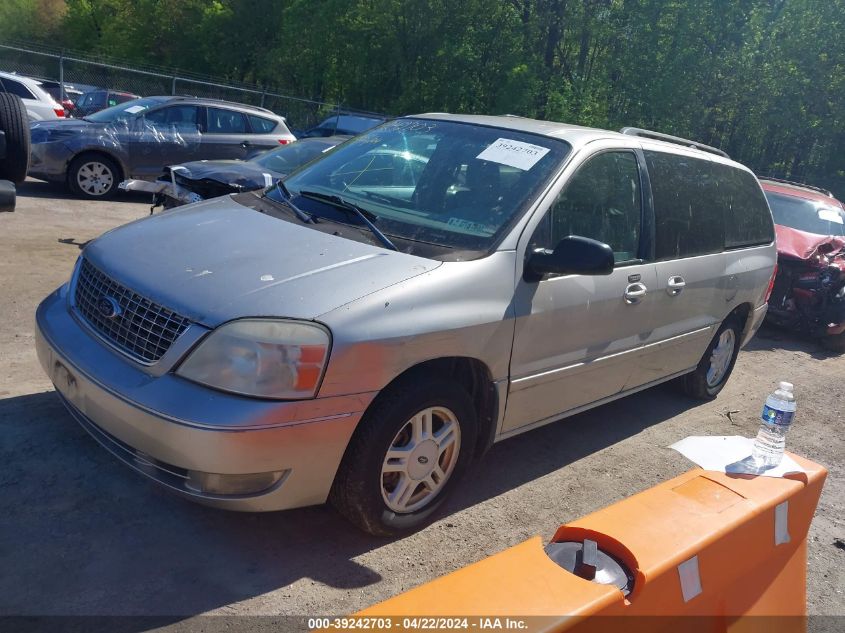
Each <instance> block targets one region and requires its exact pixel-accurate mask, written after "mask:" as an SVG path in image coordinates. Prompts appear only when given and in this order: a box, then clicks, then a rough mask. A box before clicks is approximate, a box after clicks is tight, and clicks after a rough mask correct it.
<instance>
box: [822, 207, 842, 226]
mask: <svg viewBox="0 0 845 633" xmlns="http://www.w3.org/2000/svg"><path fill="white" fill-rule="evenodd" d="M819 220H827V221H828V222H835V223H836V224H845V221H844V220H842V216H841V215H839V214H838V213H837V212H836V211H834V210H833V209H819Z"/></svg>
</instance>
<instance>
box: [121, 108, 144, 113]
mask: <svg viewBox="0 0 845 633" xmlns="http://www.w3.org/2000/svg"><path fill="white" fill-rule="evenodd" d="M146 109H147V108H146V107H145V106H132V107H131V108H126V110H124V112H126V113H128V114H137V113H138V112H140V111H141V110H146Z"/></svg>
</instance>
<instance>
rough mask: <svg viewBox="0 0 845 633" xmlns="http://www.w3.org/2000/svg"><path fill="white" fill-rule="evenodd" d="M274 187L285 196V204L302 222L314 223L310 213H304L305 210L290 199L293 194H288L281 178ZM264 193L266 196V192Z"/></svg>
mask: <svg viewBox="0 0 845 633" xmlns="http://www.w3.org/2000/svg"><path fill="white" fill-rule="evenodd" d="M276 189H278V190H279V191H281V192H282V194H283V195H284V196H285V205H286V206H288V207H290V210H291V211H293V212H294V214H295V215H296V217H297V218H299V219H300V220H301V221H302V222H305V223H306V224H314V218H312V217H311V216H310V215H308V214H307V213H305V211H303V210H302V209H300V208H299V207H298V206H296V205H295V204H294V203H293V200H292V199H291V198H292V197H293V196H291V195H290V191H288V188H287V187H286V186H285V183H283V182H282V181H281V180H279V181H277V182H276ZM264 195H265V196H266V195H267V194H264ZM270 200H272V198H270Z"/></svg>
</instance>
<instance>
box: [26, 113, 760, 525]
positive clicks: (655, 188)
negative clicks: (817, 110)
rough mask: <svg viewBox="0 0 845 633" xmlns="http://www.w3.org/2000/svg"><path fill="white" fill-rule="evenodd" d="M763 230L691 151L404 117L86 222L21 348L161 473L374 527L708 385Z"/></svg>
mask: <svg viewBox="0 0 845 633" xmlns="http://www.w3.org/2000/svg"><path fill="white" fill-rule="evenodd" d="M385 157H389V159H390V160H386V159H385ZM773 242H774V231H773V224H772V217H771V213H770V211H769V207H768V205H767V203H766V200H765V197H764V195H763V192H762V190H761V188H760V185H759V183H758V182H757V180H756V178H755V177H754V175H753V174H752V173H751V172H750V171H749V170H748V169H746V168H745V167H743V166H742V165H739V164H737V163H735V162H733V161H731V160H730V159H728V158H727V157H726V156H725V155H724V154H723V153H722V152H720V151H719V150H715V149H713V148H709V147H707V146H703V145H699V144H697V143H693V142H692V141H685V140H683V139H676V138H674V137H668V136H664V135H660V134H656V133H653V132H647V131H644V130H637V129H629V128H626V129H625V130H623V133H615V132H608V131H604V130H597V129H589V128H582V127H576V126H572V125H564V124H561V123H551V122H544V121H535V120H530V119H523V118H518V117H509V116H507V117H488V116H455V115H447V114H428V115H421V116H414V117H406V118H401V119H397V120H394V121H390V122H388V123H385V124H384V125H382V126H380V127H378V128H375V129H373V130H370V131H369V132H367V133H365V134H363V135H361V136H359V137H356V138H354V139H352V140H350V141H349V142H347V143H345V144H343V145H340V146H338V147H337V148H336V149H335V150H334V151H333V152H331V153H328V154H326V155H325V156H323V157H321V158H320V159H318V160H317V161H315V162H312V163H310V164H308V165H306V166H305V167H303V168H301V169H300V170H298V171H297V172H295V173H293V174H292V175H290V176H289V177H288V178H286V179H285V180H284V181H283V182H282V183H281V184H279V185H277V186H273V187H270V188H268V189H266V190H264V191H258V192H251V193H241V194H234V195H232V196H226V197H222V198H216V199H213V200H208V201H205V202H201V203H198V204H194V205H189V206H186V207H181V208H179V209H177V210H174V211H169V212H165V213H162V214H160V215H157V216H153V217H149V218H146V219H143V220H140V221H137V222H133V223H131V224H128V225H126V226H123V227H120V228H118V229H115V230H113V231H110V232H109V233H107V234H105V235H103V236H102V237H100V238H99V239H97V240H95V241H93V242H92V243H90V244H89V245H88V246H87V248H86V249H85V250H84V252H83V253H82V255H81V257H80V258H79V261H78V263H77V265H76V268H75V270H74V272H73V275H72V277H71V279H70V282H69V283H67V284H65V285H63V286H62V287H61V288H59V289H58V290H56V291H55V292H54V293H53V294H51V295H50V296H49V297H47V298H46V299H45V300H44V301H43V302H42V303H41V305H40V306H39V308H38V312H37V337H36V338H37V347H38V355H39V358H40V361H41V363H42V365H43V367H44V369H45V371H46V372H47V373H48V375H49V376H50V377H51V379H52V381H53V383H54V384H55V386H56V391H57V393H58V394H59V396H60V398H61V399H62V400H63V402H64V403H65V404H66V405H67V408H68V409H69V411H70V412H71V414H72V415H73V416H74V417H75V418H76V420H77V421H78V422H79V423H80V424H81V425H82V426H83V427H84V428H85V429H86V430H88V432H89V433H90V434H91V435H92V436H93V437H94V438H96V439H97V440H98V441H99V442H100V443H101V444H102V445H103V446H104V447H105V448H107V449H108V450H109V451H110V452H112V453H113V454H114V455H115V456H116V457H118V458H119V459H120V460H122V461H123V462H124V463H126V464H127V465H129V466H131V467H132V468H134V469H135V470H137V471H139V472H141V473H143V474H144V475H147V476H148V477H150V478H151V479H154V480H155V481H157V482H159V483H161V484H163V485H165V486H167V487H168V488H170V489H172V490H174V491H177V492H179V493H181V494H183V495H185V496H186V497H189V498H192V499H194V500H197V501H200V502H203V503H206V504H209V505H214V506H218V507H221V508H227V509H232V510H246V511H262V510H279V509H283V508H294V507H299V506H305V505H309V504H318V503H323V502H325V501H326V500H331V501H332V503H333V504H334V505H335V506H336V507H337V508H338V510H339V511H340V512H341V513H343V514H344V515H345V516H347V517H348V518H349V519H351V520H352V521H353V522H355V523H356V524H357V525H359V526H360V527H362V528H363V529H365V530H367V531H369V532H371V533H374V534H393V533H398V532H401V531H403V530H408V529H412V528H415V527H418V526H420V525H421V524H422V523H424V522H425V521H426V520H427V519H428V518H429V517H430V516H431V515H432V514H433V513H434V512H435V511H436V510H437V508H438V507H439V506H440V505H441V504H442V503H443V501H444V499H445V498H446V496H447V494H448V492H449V491H450V490H451V489H452V488H454V487H455V485H456V484H457V483H458V481H459V480H460V479H461V478H462V477H463V476H464V475H465V474H466V473H467V470H468V468H469V467H470V465H471V463H472V462H473V461H474V460H476V459H477V458H479V457H480V456H481V455H482V454H483V453H484V452H485V451H486V450H487V449H488V448H489V447H490V446H491V445H492V444H493V443H494V442H496V441H499V440H503V439H506V438H508V437H511V436H513V435H516V434H518V433H522V432H524V431H527V430H530V429H533V428H536V427H538V426H541V425H543V424H547V423H549V422H552V421H555V420H559V419H561V418H564V417H566V416H569V415H572V414H574V413H577V412H579V411H583V410H585V409H587V408H590V407H594V406H597V405H600V404H602V403H605V402H609V401H610V400H613V399H616V398H619V397H622V396H625V395H627V394H630V393H633V392H636V391H639V390H642V389H645V388H648V387H650V386H652V385H656V384H658V383H661V382H664V381H668V380H673V379H675V380H676V381H677V383H678V384H679V386H680V387H681V388H682V389H683V390H685V391H686V392H687V393H688V394H689V395H691V396H693V397H695V398H712V397H715V396H716V394H717V393H718V392H719V391H720V390H721V389H722V387H723V386H724V384H725V382H726V381H727V379H728V377H729V376H730V374H731V370H732V369H733V366H734V363H735V361H736V357H737V353H738V352H739V349H740V347H741V346H742V345H743V344H744V343H745V342H746V341H748V339H749V338H750V337H751V336H753V334H754V333H755V331H756V330H757V327H758V326H759V325H760V323H761V321H762V320H763V317H764V315H765V312H766V301H767V297H768V292H769V291H770V288H771V281H772V276H773V270H774V266H775V259H776V254H775V246H774V243H773ZM619 423H620V424H624V420H620V421H619Z"/></svg>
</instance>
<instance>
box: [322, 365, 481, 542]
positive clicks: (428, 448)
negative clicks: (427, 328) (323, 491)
mask: <svg viewBox="0 0 845 633" xmlns="http://www.w3.org/2000/svg"><path fill="white" fill-rule="evenodd" d="M409 378H410V377H409ZM476 437H477V419H476V414H475V410H474V407H473V402H472V398H471V397H470V395H469V394H468V393H467V392H466V390H464V389H463V388H462V387H461V386H459V385H457V384H455V383H452V382H447V381H445V380H442V379H440V378H435V377H427V376H423V377H419V376H417V377H416V379H413V380H411V379H405V380H400V381H399V382H397V383H396V384H394V385H391V386H390V387H388V389H387V390H385V391H384V392H382V394H380V395H379V396H378V398H377V400H376V401H375V402H374V403H373V404H372V405H371V406H370V408H369V409H368V410H367V412H366V414H365V415H364V417H363V419H362V420H361V422H360V423H359V426H358V428H357V429H356V431H355V434H354V435H353V437H352V440H351V441H350V443H349V446H348V447H347V449H346V453H345V454H344V456H343V460H342V461H341V464H340V468H339V469H338V472H337V475H336V476H335V481H334V484H333V485H332V490H331V493H330V495H329V499H330V501H331V503H332V505H334V506H335V508H336V509H337V510H338V511H339V512H340V513H341V514H343V515H344V516H345V517H346V518H347V519H349V520H350V521H352V523H354V524H356V525H357V526H358V527H360V528H361V529H363V530H364V531H366V532H369V533H370V534H373V535H376V536H393V535H396V534H400V533H403V532H408V531H411V530H414V529H417V528H419V527H421V526H422V525H423V524H425V523H426V522H427V521H428V520H429V519H430V518H431V517H432V516H433V515H434V513H435V512H436V511H437V510H438V509H439V508H440V507H441V506H442V505H443V503H444V501H445V500H446V499H447V497H448V495H449V494H450V493H451V491H452V490H453V489H454V488H455V487H456V485H457V484H458V482H459V481H460V480H461V479H462V478H463V476H464V475H465V474H466V471H467V468H468V467H469V464H470V462H471V461H472V453H473V449H474V447H475V440H476Z"/></svg>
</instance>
